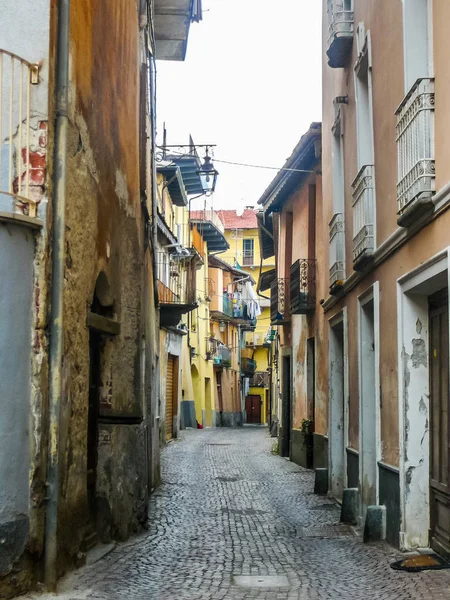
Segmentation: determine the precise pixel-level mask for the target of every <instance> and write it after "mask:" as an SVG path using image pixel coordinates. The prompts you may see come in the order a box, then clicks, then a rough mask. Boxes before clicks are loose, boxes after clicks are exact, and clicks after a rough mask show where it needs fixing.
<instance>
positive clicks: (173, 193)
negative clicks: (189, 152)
mask: <svg viewBox="0 0 450 600" xmlns="http://www.w3.org/2000/svg"><path fill="white" fill-rule="evenodd" d="M157 170H158V173H161V174H162V175H164V178H165V180H166V185H167V189H168V190H169V194H170V197H171V198H172V202H173V203H174V204H176V206H187V205H188V198H187V194H186V190H185V188H184V183H183V178H182V176H181V171H180V168H179V167H177V166H176V165H167V166H158V167H157Z"/></svg>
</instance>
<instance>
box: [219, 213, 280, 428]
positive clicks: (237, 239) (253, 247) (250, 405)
mask: <svg viewBox="0 0 450 600" xmlns="http://www.w3.org/2000/svg"><path fill="white" fill-rule="evenodd" d="M218 214H219V216H220V219H221V220H222V222H223V223H224V226H225V238H226V240H227V242H228V244H229V246H230V248H229V250H228V251H226V252H225V253H224V254H222V255H221V258H222V259H223V260H224V261H226V262H227V263H229V264H232V265H235V266H237V267H239V268H241V269H242V270H243V271H245V272H246V273H248V274H249V275H251V276H252V277H253V279H256V280H257V279H258V277H259V274H260V270H261V272H262V273H267V272H269V271H271V270H273V269H274V267H275V263H274V259H273V257H272V258H270V259H268V260H264V261H262V262H261V251H260V242H259V237H258V223H257V217H256V215H257V213H256V211H255V210H254V209H253V208H251V207H247V208H245V210H244V211H242V212H239V211H236V210H219V211H218ZM259 305H260V307H261V314H260V315H259V316H258V318H257V323H256V327H255V330H254V331H252V332H247V333H246V335H245V347H246V348H247V350H248V353H249V355H250V354H251V358H253V360H255V361H256V363H257V365H256V372H255V374H254V376H253V377H252V378H251V379H250V380H249V381H248V383H247V384H244V385H246V389H245V390H244V393H245V397H246V398H245V407H246V413H247V423H268V421H269V413H270V389H271V366H272V349H271V344H270V343H268V340H269V337H270V335H269V332H270V299H269V296H267V299H266V298H264V297H259Z"/></svg>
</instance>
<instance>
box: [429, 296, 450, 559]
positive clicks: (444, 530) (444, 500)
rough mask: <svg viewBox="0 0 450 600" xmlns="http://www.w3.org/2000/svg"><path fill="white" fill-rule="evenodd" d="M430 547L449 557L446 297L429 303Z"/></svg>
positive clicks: (449, 490) (433, 299) (449, 428)
mask: <svg viewBox="0 0 450 600" xmlns="http://www.w3.org/2000/svg"><path fill="white" fill-rule="evenodd" d="M429 322H430V327H429V332H430V333H429V357H430V422H431V423H430V424H431V427H430V526H431V531H430V533H431V535H430V537H431V547H432V548H433V549H434V550H436V551H437V552H439V553H440V554H443V555H444V556H445V557H447V558H448V557H449V556H450V489H449V462H450V461H449V430H450V427H449V387H448V386H449V364H448V361H449V351H448V343H449V340H448V294H447V290H442V291H441V292H438V293H437V294H434V295H433V296H430V299H429Z"/></svg>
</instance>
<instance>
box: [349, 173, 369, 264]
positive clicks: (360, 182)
mask: <svg viewBox="0 0 450 600" xmlns="http://www.w3.org/2000/svg"><path fill="white" fill-rule="evenodd" d="M352 189H353V262H356V261H358V260H360V259H361V258H362V257H363V256H364V255H366V256H367V255H371V254H372V253H373V250H374V238H373V216H374V168H373V165H364V166H363V167H362V168H361V169H360V171H359V173H358V175H357V176H356V177H355V179H354V181H353V183H352Z"/></svg>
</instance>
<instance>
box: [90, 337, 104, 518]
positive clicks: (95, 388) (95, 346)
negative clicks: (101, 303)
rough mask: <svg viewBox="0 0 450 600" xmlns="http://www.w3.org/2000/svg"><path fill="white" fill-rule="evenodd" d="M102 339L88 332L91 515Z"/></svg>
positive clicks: (94, 482)
mask: <svg viewBox="0 0 450 600" xmlns="http://www.w3.org/2000/svg"><path fill="white" fill-rule="evenodd" d="M101 348H102V339H101V336H100V334H99V333H98V332H96V331H93V330H92V329H91V330H90V332H89V410H88V430H87V496H88V504H89V512H90V515H91V517H92V518H93V517H94V516H95V488H96V481H97V445H98V414H99V404H100V355H101Z"/></svg>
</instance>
